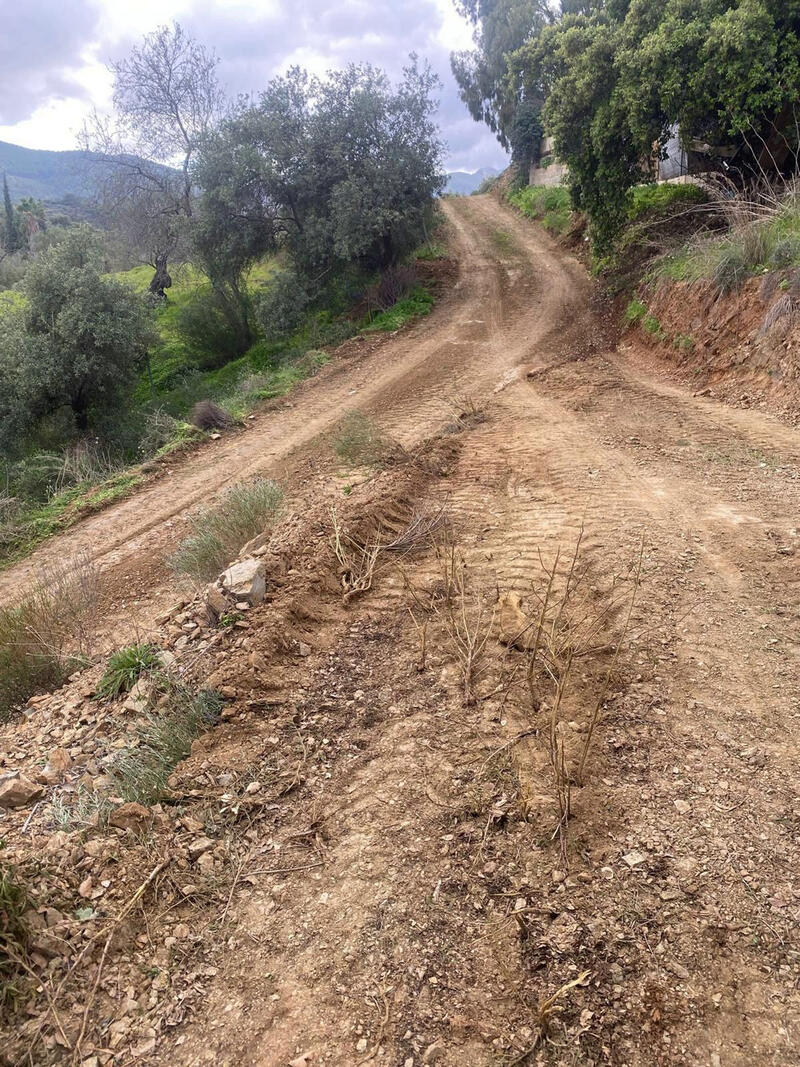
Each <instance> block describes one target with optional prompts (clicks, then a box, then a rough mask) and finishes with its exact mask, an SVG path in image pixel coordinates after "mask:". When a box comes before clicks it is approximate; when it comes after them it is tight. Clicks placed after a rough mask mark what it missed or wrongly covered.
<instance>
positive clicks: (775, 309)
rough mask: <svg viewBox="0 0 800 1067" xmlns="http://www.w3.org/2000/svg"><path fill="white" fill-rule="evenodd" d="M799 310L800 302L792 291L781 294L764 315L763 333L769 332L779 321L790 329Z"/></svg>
mask: <svg viewBox="0 0 800 1067" xmlns="http://www.w3.org/2000/svg"><path fill="white" fill-rule="evenodd" d="M797 310H798V303H797V301H796V300H794V299H793V298H792V295H791V293H784V294H783V295H782V296H779V297H778V299H777V300H776V301H775V303H774V304H773V305H772V307H770V309H769V310H768V311H767V313H766V315H765V316H764V322H763V324H762V326H761V335H762V336H763V335H764V334H767V333H769V332H770V330H772V329H773V328H774V327H775V326H776V325H777V324H778V323H779V322H782V323H783V325H784V328H785V329H788V328H789V327H790V326H791V325H792V323H793V322H794V319H795V316H796V315H797Z"/></svg>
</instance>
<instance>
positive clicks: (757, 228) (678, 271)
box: [654, 194, 800, 295]
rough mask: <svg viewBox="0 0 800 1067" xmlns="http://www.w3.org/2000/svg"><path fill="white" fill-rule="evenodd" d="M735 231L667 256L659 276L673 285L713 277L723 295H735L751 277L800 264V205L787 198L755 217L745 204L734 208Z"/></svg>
mask: <svg viewBox="0 0 800 1067" xmlns="http://www.w3.org/2000/svg"><path fill="white" fill-rule="evenodd" d="M731 218H732V219H733V222H732V225H731V227H730V229H729V230H728V231H727V232H726V233H724V234H722V235H720V236H717V237H711V238H701V239H698V240H695V241H693V242H690V243H689V244H687V245H686V246H685V247H683V248H681V249H680V250H679V251H677V252H675V253H673V254H671V255H669V256H666V257H664V258H663V259H662V260H660V262H659V263H658V264H657V265H656V267H655V270H654V274H655V275H656V276H657V277H662V278H667V279H669V280H670V281H689V282H691V281H697V280H699V279H700V278H708V279H710V280H711V281H712V282H713V284H714V286H715V288H716V289H717V292H718V293H719V294H720V295H725V294H727V293H731V292H734V291H735V290H736V289H737V288H739V286H740V285H742V284H743V282H745V281H746V280H747V279H748V278H750V277H753V276H754V275H756V274H762V273H764V272H765V271H770V270H787V269H790V268H792V267H796V266H800V203H798V199H797V197H796V196H794V195H792V194H787V195H786V196H785V197H784V198H783V199H776V200H774V201H773V202H772V203H771V205H770V206H769V207H768V208H765V209H764V210H763V211H762V212H760V213H758V214H756V215H755V216H753V215H752V214H751V215H750V216H748V215H747V211H746V206H745V208H743V210H742V211H741V212H740V213H739V214H738V215H737V214H736V211H735V202H734V204H733V206H732V208H731Z"/></svg>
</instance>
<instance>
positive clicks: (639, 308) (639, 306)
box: [625, 297, 647, 326]
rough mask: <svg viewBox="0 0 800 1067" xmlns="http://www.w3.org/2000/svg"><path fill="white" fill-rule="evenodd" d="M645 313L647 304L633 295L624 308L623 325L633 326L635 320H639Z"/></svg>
mask: <svg viewBox="0 0 800 1067" xmlns="http://www.w3.org/2000/svg"><path fill="white" fill-rule="evenodd" d="M646 314H647V305H646V304H643V303H642V302H641V300H637V299H636V297H634V299H633V300H631V302H630V304H628V306H627V307H626V308H625V325H626V326H635V325H636V323H637V322H641V320H642V319H643V318H644V317H645V315H646Z"/></svg>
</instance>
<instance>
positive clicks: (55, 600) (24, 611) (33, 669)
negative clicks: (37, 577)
mask: <svg viewBox="0 0 800 1067" xmlns="http://www.w3.org/2000/svg"><path fill="white" fill-rule="evenodd" d="M96 595H97V575H96V572H95V570H94V568H93V566H92V565H91V564H90V563H88V561H86V560H84V559H79V560H77V561H76V562H74V563H71V564H65V565H63V566H61V567H58V568H52V569H51V570H50V571H49V572H48V573H46V574H45V576H44V577H43V578H42V581H41V583H40V584H39V585H38V586H37V588H36V589H35V590H34V592H33V593H32V595H31V596H30V597H28V598H27V599H26V600H24V601H23V602H22V603H21V604H20V605H19V606H17V607H13V608H2V609H0V722H2V721H4V720H6V719H8V718H9V717H10V716H11V715H12V713H13V712H15V711H18V710H20V708H22V707H23V706H24V704H25V703H26V701H27V700H28V699H29V698H30V697H32V696H34V694H36V693H39V692H42V691H44V690H47V689H50V688H54V687H56V686H59V685H61V684H62V683H63V682H64V681H65V679H66V678H67V677H68V675H70V674H71V673H72V672H73V671H74V670H76V669H77V667H79V666H81V665H82V664H83V663H85V659H84V653H85V651H86V643H87V637H86V629H87V622H88V616H89V613H90V611H91V609H92V607H93V606H94V603H95V600H96Z"/></svg>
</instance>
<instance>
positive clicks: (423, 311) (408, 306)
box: [362, 286, 434, 333]
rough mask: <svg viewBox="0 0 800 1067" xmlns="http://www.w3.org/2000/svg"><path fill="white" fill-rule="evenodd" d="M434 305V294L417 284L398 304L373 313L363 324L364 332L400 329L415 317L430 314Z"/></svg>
mask: <svg viewBox="0 0 800 1067" xmlns="http://www.w3.org/2000/svg"><path fill="white" fill-rule="evenodd" d="M433 305H434V299H433V296H432V295H431V294H430V293H429V292H428V290H427V289H424V288H423V287H422V286H417V288H416V289H414V290H412V292H410V293H409V294H408V296H406V297H403V299H402V300H398V301H397V303H396V304H394V305H393V306H392V307H390V308H388V309H387V310H386V311H380V312H378V314H377V315H373V316H372V318H371V319H369V320H368V321H367V322H366V323H365V324H364V325H363V326H362V330H363V332H364V333H375V332H385V333H389V332H391V331H394V330H399V329H400V327H401V326H405V325H406V323H408V322H412V321H413V320H414V319H419V318H422V317H423V316H425V315H430V313H431V310H432V308H433Z"/></svg>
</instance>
